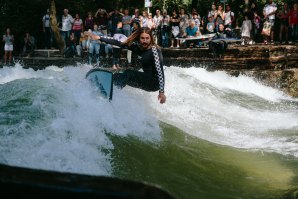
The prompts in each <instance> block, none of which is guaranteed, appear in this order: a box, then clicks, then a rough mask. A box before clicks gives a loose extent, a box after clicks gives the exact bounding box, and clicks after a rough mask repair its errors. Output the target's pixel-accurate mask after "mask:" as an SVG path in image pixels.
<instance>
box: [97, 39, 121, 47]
mask: <svg viewBox="0 0 298 199" xmlns="http://www.w3.org/2000/svg"><path fill="white" fill-rule="evenodd" d="M99 40H100V41H102V42H105V43H107V44H111V45H115V46H119V47H122V42H120V41H118V40H115V39H113V38H111V37H100V38H99Z"/></svg>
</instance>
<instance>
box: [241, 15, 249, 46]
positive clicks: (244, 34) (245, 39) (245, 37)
mask: <svg viewBox="0 0 298 199" xmlns="http://www.w3.org/2000/svg"><path fill="white" fill-rule="evenodd" d="M251 30H252V24H251V20H249V19H248V15H245V16H244V20H243V22H242V26H241V40H242V42H241V44H242V45H245V44H247V43H249V42H250V40H251Z"/></svg>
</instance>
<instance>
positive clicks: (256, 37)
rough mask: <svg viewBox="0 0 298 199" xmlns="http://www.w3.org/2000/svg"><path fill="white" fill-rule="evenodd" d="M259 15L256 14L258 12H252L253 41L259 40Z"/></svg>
mask: <svg viewBox="0 0 298 199" xmlns="http://www.w3.org/2000/svg"><path fill="white" fill-rule="evenodd" d="M261 25H262V24H261V17H260V16H259V15H258V12H257V11H255V12H254V17H253V30H254V31H253V40H254V41H255V42H260V38H261V37H260V34H261V30H262V27H261Z"/></svg>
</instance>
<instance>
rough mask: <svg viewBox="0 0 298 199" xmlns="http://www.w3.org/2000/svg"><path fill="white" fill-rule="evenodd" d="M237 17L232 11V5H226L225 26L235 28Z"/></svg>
mask: <svg viewBox="0 0 298 199" xmlns="http://www.w3.org/2000/svg"><path fill="white" fill-rule="evenodd" d="M234 19H235V13H234V12H232V11H231V7H230V5H226V11H225V28H231V29H233V26H232V24H233V22H234Z"/></svg>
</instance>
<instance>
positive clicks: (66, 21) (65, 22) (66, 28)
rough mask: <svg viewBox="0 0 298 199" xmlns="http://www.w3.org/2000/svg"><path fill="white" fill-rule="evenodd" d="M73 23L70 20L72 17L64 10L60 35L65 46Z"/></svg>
mask: <svg viewBox="0 0 298 199" xmlns="http://www.w3.org/2000/svg"><path fill="white" fill-rule="evenodd" d="M73 22H74V19H73V18H72V16H71V15H70V14H68V9H64V10H63V15H62V28H61V34H62V37H63V39H64V42H65V44H66V42H67V40H68V38H69V36H70V32H71V28H72V23H73Z"/></svg>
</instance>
